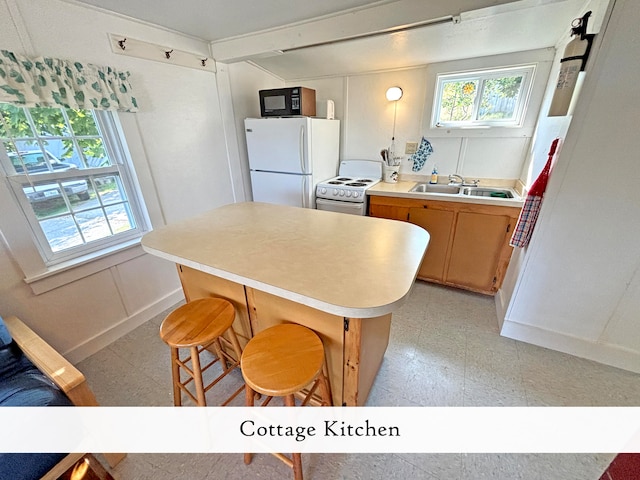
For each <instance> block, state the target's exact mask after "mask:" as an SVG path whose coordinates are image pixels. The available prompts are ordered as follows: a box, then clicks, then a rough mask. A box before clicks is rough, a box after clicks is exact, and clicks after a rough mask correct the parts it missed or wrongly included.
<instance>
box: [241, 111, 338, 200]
mask: <svg viewBox="0 0 640 480" xmlns="http://www.w3.org/2000/svg"><path fill="white" fill-rule="evenodd" d="M244 126H245V134H246V137H247V152H248V154H249V169H250V172H251V190H252V192H253V200H254V201H255V202H266V203H276V204H280V205H291V206H294V207H304V208H316V205H315V187H316V184H317V183H318V182H320V181H322V180H327V179H328V178H331V177H335V176H336V174H337V169H338V156H339V148H340V121H339V120H327V119H324V118H312V117H290V118H247V119H245V121H244Z"/></svg>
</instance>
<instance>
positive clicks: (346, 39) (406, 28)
mask: <svg viewBox="0 0 640 480" xmlns="http://www.w3.org/2000/svg"><path fill="white" fill-rule="evenodd" d="M445 23H456V24H457V23H460V16H459V15H455V16H454V15H448V16H446V17H442V18H436V19H433V20H425V21H424V22H418V23H412V24H411V25H406V26H402V27H394V28H390V29H388V30H382V31H378V32H372V33H363V34H360V35H353V36H351V37H344V38H339V39H337V40H328V41H326V42H318V43H312V44H310V45H303V46H300V47H292V48H283V49H281V50H277V51H278V53H280V52H282V53H287V52H294V51H297V50H304V49H306V48H313V47H324V46H326V45H334V44H336V43H343V42H350V41H352V40H360V39H363V38H372V37H379V36H381V35H389V34H391V33H399V32H407V31H409V30H415V29H417V28H422V27H428V26H431V25H442V24H445Z"/></svg>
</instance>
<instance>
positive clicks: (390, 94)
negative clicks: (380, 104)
mask: <svg viewBox="0 0 640 480" xmlns="http://www.w3.org/2000/svg"><path fill="white" fill-rule="evenodd" d="M401 98H402V89H401V88H400V87H391V88H389V89H388V90H387V100H389V101H390V102H395V101H397V100H400V99H401Z"/></svg>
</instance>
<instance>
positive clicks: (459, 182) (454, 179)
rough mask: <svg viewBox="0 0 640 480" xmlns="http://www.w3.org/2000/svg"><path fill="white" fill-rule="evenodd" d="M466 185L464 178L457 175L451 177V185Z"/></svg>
mask: <svg viewBox="0 0 640 480" xmlns="http://www.w3.org/2000/svg"><path fill="white" fill-rule="evenodd" d="M463 183H464V178H462V176H461V175H458V174H457V173H453V174H451V175H449V185H457V186H459V187H460V186H462V184H463Z"/></svg>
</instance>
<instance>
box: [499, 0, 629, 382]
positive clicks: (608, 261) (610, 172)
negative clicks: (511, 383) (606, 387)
mask: <svg viewBox="0 0 640 480" xmlns="http://www.w3.org/2000/svg"><path fill="white" fill-rule="evenodd" d="M638 22H640V10H638V8H637V5H635V2H633V1H631V0H616V2H615V5H614V7H613V11H612V16H611V19H610V22H609V23H608V24H606V23H605V25H606V30H604V31H603V32H601V36H600V38H599V39H598V42H601V47H600V49H599V51H598V50H597V49H596V51H594V54H595V58H594V61H593V62H591V61H590V63H589V70H588V71H587V76H586V81H585V84H584V87H583V90H582V93H581V96H580V101H579V102H578V104H577V106H576V109H575V113H574V117H573V120H572V123H571V126H570V127H569V130H568V133H567V136H566V140H565V144H564V147H563V148H562V151H561V152H560V155H559V157H558V160H557V164H556V166H555V168H554V171H553V174H552V176H551V179H550V182H549V186H548V189H547V193H546V195H545V201H544V204H543V208H542V211H541V214H540V218H539V221H538V224H537V226H536V230H535V231H534V234H533V237H532V240H531V244H530V246H529V248H528V250H527V251H526V256H525V258H524V259H523V262H522V268H521V269H520V272H519V274H518V279H517V282H516V285H515V288H514V293H513V296H512V298H511V301H510V304H509V308H508V311H507V315H506V318H505V321H504V325H503V328H502V334H503V335H505V336H508V337H511V338H516V339H519V340H524V341H527V342H530V343H535V344H538V345H541V346H545V347H549V348H553V349H556V350H561V351H564V352H567V353H571V354H574V355H578V356H582V357H586V358H591V359H594V360H597V361H600V362H603V363H608V364H611V365H616V366H619V367H621V368H626V369H629V370H633V371H636V372H640V321H638V318H639V317H638V312H639V311H640V295H638V293H639V291H640V290H639V288H640V273H639V271H640V242H639V241H638V238H640V208H639V206H640V188H638V179H639V178H640V161H639V157H638V153H637V145H636V144H637V141H636V133H635V128H636V127H637V125H640V92H639V91H638V89H637V88H636V83H637V78H639V76H640V64H639V63H638V62H634V61H633V60H632V59H634V58H637V57H638V55H640V35H639V34H638V29H637V25H638Z"/></svg>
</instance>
